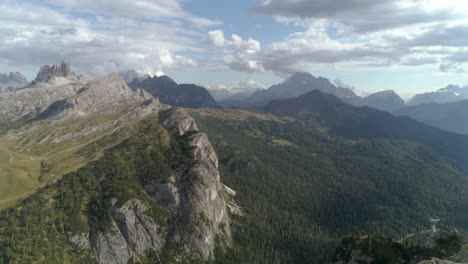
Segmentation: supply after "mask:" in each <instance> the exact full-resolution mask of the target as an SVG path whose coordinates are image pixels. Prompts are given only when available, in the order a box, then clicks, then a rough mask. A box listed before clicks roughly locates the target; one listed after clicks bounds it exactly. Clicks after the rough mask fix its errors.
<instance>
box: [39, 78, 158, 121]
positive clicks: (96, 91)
mask: <svg viewBox="0 0 468 264" xmlns="http://www.w3.org/2000/svg"><path fill="white" fill-rule="evenodd" d="M152 99H153V97H152V96H151V95H150V94H148V93H146V92H144V91H143V90H141V89H135V90H132V89H130V88H129V87H128V86H127V84H126V83H125V81H124V80H123V79H122V78H120V76H119V75H117V74H109V75H106V76H103V77H101V78H98V79H95V80H93V81H91V82H89V83H88V84H87V85H85V86H83V87H82V88H80V89H79V90H78V91H77V92H76V94H75V95H73V96H70V97H67V98H65V99H63V100H58V101H56V102H54V103H53V104H51V105H50V106H49V107H48V109H47V110H45V111H44V112H42V113H41V114H40V115H39V116H38V117H37V119H55V120H60V119H70V118H79V117H84V116H89V115H93V114H96V113H101V114H105V113H120V112H125V111H127V110H128V108H133V107H135V106H136V105H137V104H141V103H143V102H145V101H148V100H152Z"/></svg>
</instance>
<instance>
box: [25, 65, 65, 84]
mask: <svg viewBox="0 0 468 264" xmlns="http://www.w3.org/2000/svg"><path fill="white" fill-rule="evenodd" d="M70 74H71V66H70V63H69V62H62V63H60V64H54V65H44V66H42V67H41V69H40V70H39V73H38V74H37V77H36V79H35V80H34V82H36V83H38V82H50V81H51V80H52V79H54V78H57V77H65V78H66V77H68V76H70Z"/></svg>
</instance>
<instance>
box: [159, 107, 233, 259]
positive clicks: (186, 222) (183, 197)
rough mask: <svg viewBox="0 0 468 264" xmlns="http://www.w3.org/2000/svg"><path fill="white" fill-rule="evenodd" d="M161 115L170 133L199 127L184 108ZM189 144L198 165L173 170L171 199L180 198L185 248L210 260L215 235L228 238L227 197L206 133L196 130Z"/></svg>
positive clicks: (189, 130)
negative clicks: (173, 188) (192, 148)
mask: <svg viewBox="0 0 468 264" xmlns="http://www.w3.org/2000/svg"><path fill="white" fill-rule="evenodd" d="M162 118H163V120H162V123H161V124H162V125H163V126H164V127H166V128H167V129H169V130H170V131H172V133H176V134H179V135H184V134H186V133H189V132H194V131H195V132H196V131H198V129H197V127H196V125H195V121H194V120H193V119H192V118H191V117H190V116H189V115H188V114H187V113H186V112H185V111H184V110H181V109H172V110H169V111H168V112H167V113H165V115H163V117H162ZM164 118H165V119H164ZM190 144H191V145H192V146H193V147H194V158H195V160H196V164H198V165H196V166H194V167H191V168H180V169H177V170H176V172H175V179H176V188H177V195H176V196H175V197H174V198H173V200H180V208H179V211H180V215H181V218H182V226H181V227H180V230H181V234H180V236H181V240H182V241H183V244H184V245H185V246H184V247H185V250H186V251H187V252H189V254H190V255H192V256H194V257H195V258H201V259H203V260H211V259H213V258H214V249H215V246H216V238H217V237H220V238H222V239H224V240H225V241H230V237H231V230H230V224H229V223H230V222H229V216H228V212H227V206H228V198H226V197H227V195H226V193H225V190H224V188H223V185H222V184H221V180H220V175H219V171H218V158H217V155H216V153H215V151H214V149H213V147H212V146H211V143H210V141H209V140H208V137H207V136H206V134H204V133H201V132H198V133H196V134H195V135H194V136H193V137H191V140H190Z"/></svg>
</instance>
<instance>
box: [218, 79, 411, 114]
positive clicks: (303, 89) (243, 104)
mask: <svg viewBox="0 0 468 264" xmlns="http://www.w3.org/2000/svg"><path fill="white" fill-rule="evenodd" d="M313 90H320V91H322V92H324V93H327V94H331V95H335V96H336V97H338V98H340V99H341V100H343V101H345V102H347V103H350V104H352V105H356V106H363V105H367V106H370V107H374V108H377V109H381V110H385V111H393V110H395V109H399V108H401V107H403V106H404V105H405V102H404V101H403V99H401V97H400V96H399V95H398V94H396V93H395V92H394V91H390V90H388V91H381V92H377V93H374V94H371V95H369V96H367V97H360V96H358V95H357V94H356V93H355V92H354V91H353V90H351V89H348V88H343V87H338V86H336V85H334V84H333V83H332V82H330V80H328V79H326V78H323V77H315V76H313V75H311V74H309V73H305V72H298V73H295V74H293V75H292V76H291V77H289V78H288V79H286V80H285V81H284V82H282V83H279V84H275V85H273V86H271V87H270V88H268V89H265V90H258V91H256V92H254V93H253V94H252V95H251V96H247V97H246V95H243V96H238V97H230V98H229V99H225V98H221V99H219V100H218V102H219V103H220V104H221V105H222V106H224V107H240V108H251V107H258V106H261V105H264V104H267V103H269V102H271V101H272V100H276V99H288V98H294V97H297V96H300V95H302V94H305V93H307V92H310V91H313ZM210 92H211V91H210ZM215 93H216V91H212V94H215Z"/></svg>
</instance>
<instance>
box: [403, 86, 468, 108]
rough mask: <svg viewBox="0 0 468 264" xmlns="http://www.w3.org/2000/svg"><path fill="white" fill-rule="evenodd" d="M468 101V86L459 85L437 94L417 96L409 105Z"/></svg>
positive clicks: (442, 89) (441, 90)
mask: <svg viewBox="0 0 468 264" xmlns="http://www.w3.org/2000/svg"><path fill="white" fill-rule="evenodd" d="M467 99H468V86H465V87H460V86H458V85H449V86H447V87H445V88H441V89H439V90H437V91H435V92H429V93H423V94H418V95H415V96H414V97H413V98H412V99H411V100H410V101H409V103H408V104H409V105H418V104H424V103H451V102H456V101H461V100H467Z"/></svg>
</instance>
